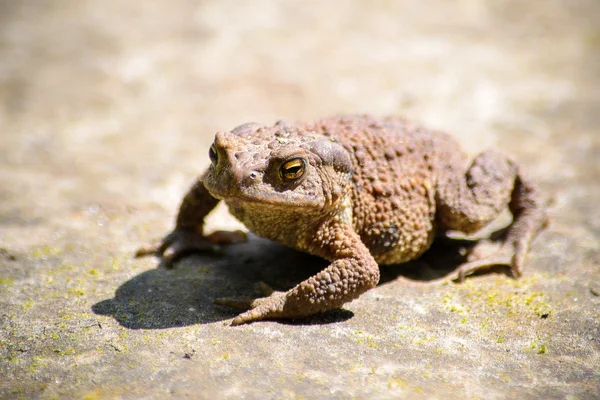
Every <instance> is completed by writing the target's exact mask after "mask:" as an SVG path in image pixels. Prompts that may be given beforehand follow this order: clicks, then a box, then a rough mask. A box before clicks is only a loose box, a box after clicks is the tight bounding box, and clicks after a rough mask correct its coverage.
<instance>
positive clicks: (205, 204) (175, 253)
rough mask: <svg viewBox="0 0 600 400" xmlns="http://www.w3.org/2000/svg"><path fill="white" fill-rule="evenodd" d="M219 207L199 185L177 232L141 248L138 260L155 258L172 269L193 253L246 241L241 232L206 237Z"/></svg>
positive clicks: (193, 189)
mask: <svg viewBox="0 0 600 400" xmlns="http://www.w3.org/2000/svg"><path fill="white" fill-rule="evenodd" d="M218 203H219V200H218V199H216V198H214V197H213V196H212V195H211V194H210V193H209V192H208V190H206V188H205V187H204V184H203V183H202V181H201V180H198V181H196V183H195V184H194V185H193V186H192V187H191V188H190V190H189V191H188V193H187V194H186V195H185V197H184V198H183V201H182V202H181V206H180V208H179V214H178V215H177V221H176V224H175V229H174V230H173V231H172V232H171V233H170V234H168V235H167V236H165V237H164V238H163V239H162V240H160V241H158V242H156V243H152V244H146V245H144V246H142V247H140V248H139V249H138V250H137V252H136V253H135V256H136V257H143V256H147V255H156V256H157V257H160V258H161V259H162V261H163V263H164V264H165V265H166V266H167V267H172V266H173V263H174V262H175V261H176V260H177V259H179V258H181V257H182V256H184V255H185V254H188V253H190V252H207V251H209V252H213V251H215V249H216V248H218V246H220V245H226V244H230V243H235V242H239V241H244V240H246V235H245V234H244V233H243V232H241V231H235V232H224V231H218V232H213V233H212V234H210V235H204V229H203V227H204V219H205V217H206V215H208V213H209V212H211V211H212V209H213V208H215V206H216V205H217V204H218Z"/></svg>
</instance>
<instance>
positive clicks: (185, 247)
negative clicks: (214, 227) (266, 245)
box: [135, 229, 248, 268]
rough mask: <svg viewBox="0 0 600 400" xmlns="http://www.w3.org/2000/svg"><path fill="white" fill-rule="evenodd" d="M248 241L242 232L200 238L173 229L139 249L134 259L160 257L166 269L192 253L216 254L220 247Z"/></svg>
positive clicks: (217, 232) (193, 234)
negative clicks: (161, 237)
mask: <svg viewBox="0 0 600 400" xmlns="http://www.w3.org/2000/svg"><path fill="white" fill-rule="evenodd" d="M246 240H248V237H247V236H246V233H245V232H242V231H233V232H228V231H216V232H213V233H211V234H210V235H208V236H202V235H200V234H199V233H198V232H197V231H195V230H191V229H175V230H174V231H173V232H171V233H170V234H168V235H167V236H165V237H164V238H163V239H162V240H160V241H158V242H156V243H153V244H147V245H144V246H142V247H140V248H139V249H138V250H137V251H136V253H135V257H144V256H148V255H154V256H157V257H160V258H161V259H162V262H163V263H164V264H165V266H166V267H169V268H170V267H172V266H173V263H174V262H175V261H177V260H178V259H180V258H181V257H183V256H185V255H186V254H189V253H193V252H213V253H214V252H218V251H219V249H220V246H222V245H228V244H232V243H238V242H243V241H246Z"/></svg>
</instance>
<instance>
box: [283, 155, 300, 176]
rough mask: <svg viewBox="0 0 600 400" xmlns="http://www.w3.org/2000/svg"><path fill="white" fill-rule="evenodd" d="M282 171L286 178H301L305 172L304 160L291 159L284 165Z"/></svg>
mask: <svg viewBox="0 0 600 400" xmlns="http://www.w3.org/2000/svg"><path fill="white" fill-rule="evenodd" d="M282 171H283V176H284V177H285V178H286V179H296V178H300V177H301V176H302V174H303V173H304V162H302V161H301V160H295V161H290V162H288V163H287V164H285V165H284V166H283V168H282Z"/></svg>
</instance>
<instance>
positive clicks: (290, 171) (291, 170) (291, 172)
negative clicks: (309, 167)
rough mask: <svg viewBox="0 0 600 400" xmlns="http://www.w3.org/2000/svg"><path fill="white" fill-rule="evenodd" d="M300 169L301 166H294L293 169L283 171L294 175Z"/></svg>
mask: <svg viewBox="0 0 600 400" xmlns="http://www.w3.org/2000/svg"><path fill="white" fill-rule="evenodd" d="M301 169H302V166H301V165H294V166H293V167H289V168H287V169H286V170H285V171H286V172H287V173H288V174H292V175H296V174H297V173H298V172H299V171H300V170H301Z"/></svg>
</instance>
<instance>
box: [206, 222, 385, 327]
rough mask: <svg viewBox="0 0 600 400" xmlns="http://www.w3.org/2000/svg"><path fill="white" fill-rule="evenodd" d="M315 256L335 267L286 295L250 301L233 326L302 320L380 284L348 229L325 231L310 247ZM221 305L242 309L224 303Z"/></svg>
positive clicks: (367, 255) (363, 249) (361, 246)
mask: <svg viewBox="0 0 600 400" xmlns="http://www.w3.org/2000/svg"><path fill="white" fill-rule="evenodd" d="M307 250H308V251H309V252H311V253H313V254H317V255H320V256H322V257H324V258H327V259H330V260H331V261H332V263H331V264H330V265H329V266H328V267H327V268H325V269H324V270H323V271H321V272H319V273H318V274H316V275H315V276H312V277H310V278H309V279H307V280H305V281H304V282H302V283H300V284H299V285H297V286H296V287H294V288H292V289H290V290H289V291H287V292H285V293H284V292H274V293H273V294H271V295H270V296H269V297H264V298H260V299H255V300H251V301H248V302H247V303H246V305H247V306H249V307H251V309H250V310H248V311H246V312H244V313H242V314H240V315H238V316H237V317H236V318H234V320H233V322H232V325H240V324H244V323H247V322H251V321H258V320H262V319H271V318H301V317H307V316H309V315H313V314H316V313H319V312H322V311H326V310H330V309H334V308H339V307H341V306H342V305H343V304H344V303H347V302H349V301H352V300H354V299H356V298H357V297H358V296H360V295H361V294H362V293H364V292H365V291H367V290H368V289H371V288H373V287H375V285H377V283H378V282H379V267H378V265H377V263H376V262H375V260H374V259H373V256H371V254H370V253H369V250H368V249H367V248H366V247H365V245H364V244H363V243H362V241H361V240H360V237H359V236H358V235H357V234H356V233H355V232H354V231H353V230H352V228H351V227H349V226H345V225H329V226H326V227H322V228H321V229H320V230H319V231H318V232H317V234H316V235H315V236H314V238H313V239H312V242H311V243H310V244H309V245H308V248H307ZM217 303H218V304H224V305H239V304H240V303H239V301H235V300H228V299H222V300H219V301H217Z"/></svg>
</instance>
